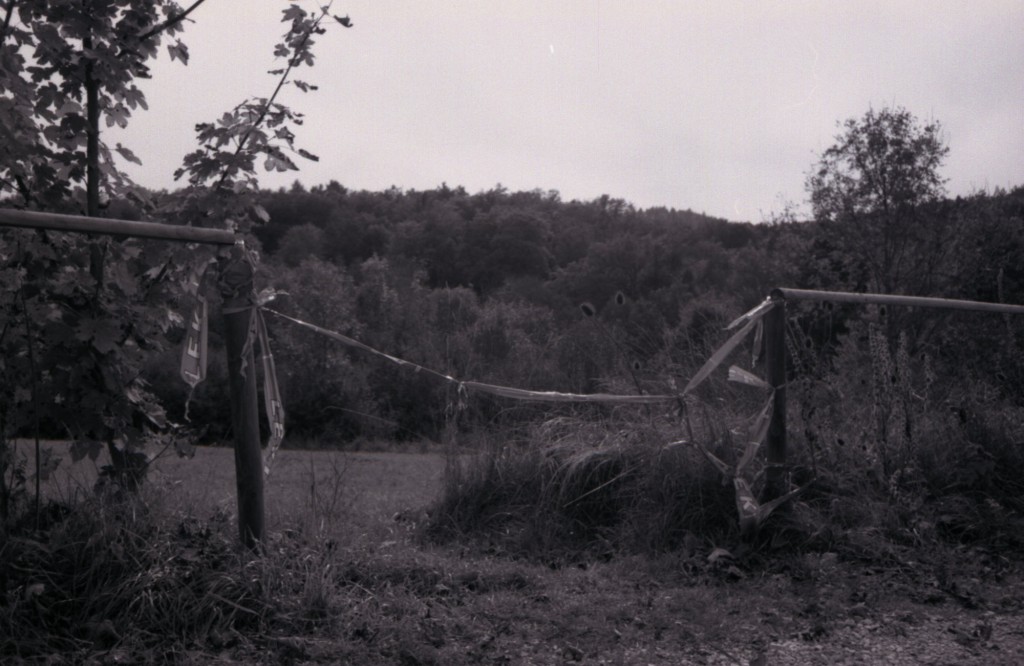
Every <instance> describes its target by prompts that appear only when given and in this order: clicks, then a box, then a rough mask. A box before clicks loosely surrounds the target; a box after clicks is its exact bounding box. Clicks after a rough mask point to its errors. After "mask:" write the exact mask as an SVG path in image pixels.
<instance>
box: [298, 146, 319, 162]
mask: <svg viewBox="0 0 1024 666" xmlns="http://www.w3.org/2000/svg"><path fill="white" fill-rule="evenodd" d="M299 155H302V156H303V157H305V158H306V159H307V160H312V161H313V162H319V161H320V158H319V157H317V156H316V155H314V154H313V153H311V152H309V151H308V150H305V149H304V148H299Z"/></svg>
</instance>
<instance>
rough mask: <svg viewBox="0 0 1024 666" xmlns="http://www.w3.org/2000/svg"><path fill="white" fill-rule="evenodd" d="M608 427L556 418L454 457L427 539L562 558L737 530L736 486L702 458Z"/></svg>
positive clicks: (639, 429)
mask: <svg viewBox="0 0 1024 666" xmlns="http://www.w3.org/2000/svg"><path fill="white" fill-rule="evenodd" d="M609 425H610V424H609V423H607V422H605V423H595V422H593V421H583V420H578V419H574V418H570V417H560V418H554V419H550V420H548V421H547V422H545V423H544V424H542V425H540V426H538V427H536V428H534V431H533V433H532V442H533V443H532V444H531V443H525V442H511V443H507V444H504V443H502V444H497V443H496V444H492V445H491V446H490V447H489V448H487V449H486V450H485V451H483V452H481V453H478V454H475V455H471V456H463V457H452V458H451V459H450V460H449V465H448V468H447V470H446V476H445V479H444V490H443V492H442V496H441V498H440V500H439V501H438V503H437V505H436V506H435V507H434V509H433V511H432V512H431V520H430V524H429V525H428V527H427V533H428V535H429V536H430V537H431V538H434V539H437V540H439V541H447V540H451V539H463V538H468V539H472V540H476V541H478V542H482V543H485V544H488V546H489V547H490V548H491V549H493V550H496V551H498V552H503V553H506V554H510V555H514V556H525V557H530V558H540V559H551V558H554V559H556V560H557V559H566V558H568V559H573V558H577V557H590V556H595V555H596V556H610V555H611V554H613V553H616V552H646V553H651V552H659V551H665V550H669V549H672V548H674V547H677V546H679V545H680V544H682V542H683V541H684V539H685V538H686V537H687V535H693V534H698V535H704V536H712V537H715V538H725V537H727V536H735V527H734V525H735V513H734V511H735V510H734V504H733V494H732V488H731V486H730V485H725V484H723V483H722V479H721V477H720V476H719V475H718V474H717V472H715V471H714V469H713V468H711V467H710V466H709V465H707V464H706V462H705V461H704V460H703V458H702V457H701V456H700V454H698V453H697V452H695V451H694V450H693V449H691V448H689V447H666V446H665V443H667V442H668V441H669V440H668V438H667V436H666V435H667V434H666V433H665V432H663V431H659V430H658V429H657V428H654V427H652V426H645V425H643V424H642V423H636V422H633V423H630V424H628V426H629V427H618V428H613V427H609ZM617 425H620V426H623V425H626V424H617Z"/></svg>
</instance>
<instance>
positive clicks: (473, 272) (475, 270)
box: [154, 182, 1024, 445]
mask: <svg viewBox="0 0 1024 666" xmlns="http://www.w3.org/2000/svg"><path fill="white" fill-rule="evenodd" d="M259 199H260V202H261V204H262V205H263V206H264V207H265V209H266V210H267V212H268V213H269V218H270V221H269V222H268V223H267V224H265V225H263V226H261V227H258V228H256V229H255V231H254V234H255V237H256V239H257V240H258V243H259V246H260V247H261V248H262V255H263V261H262V264H261V275H260V278H259V281H260V283H261V285H262V286H264V287H267V286H270V287H273V288H275V289H277V290H279V291H283V292H286V294H287V295H286V296H282V297H280V298H279V300H277V301H276V302H275V303H274V304H273V306H272V307H274V308H277V309H279V310H280V311H281V312H283V313H285V314H288V315H291V316H294V317H297V318H299V319H302V320H305V321H309V322H311V323H314V324H317V325H319V326H322V327H325V328H328V329H331V330H335V331H338V332H340V333H343V334H344V335H347V336H351V337H353V338H356V339H357V340H359V341H361V342H363V343H365V344H367V345H370V346H372V347H374V348H376V349H378V350H381V351H383V352H386V353H388V354H391V355H394V356H397V357H400V358H402V359H405V360H408V361H411V362H413V363H416V364H420V365H422V366H425V367H427V368H430V369H433V370H437V371H439V372H442V373H444V374H448V375H451V376H453V377H455V378H457V379H463V380H465V379H471V380H476V381H484V382H489V383H494V384H500V385H507V386H513V387H519V388H528V389H536V390H557V391H568V392H577V393H589V392H598V391H613V392H619V393H629V394H632V393H637V392H650V393H663V392H665V391H667V390H668V386H669V382H670V381H678V380H680V379H681V380H682V381H683V383H685V381H686V378H688V377H689V376H690V374H692V372H693V371H695V370H696V369H697V368H698V367H699V366H700V364H701V363H703V362H704V360H705V359H706V358H707V356H708V355H709V354H710V353H711V352H712V351H713V350H714V349H715V348H716V347H717V346H718V345H719V344H720V343H721V342H722V341H723V339H724V334H723V331H722V329H723V327H724V326H725V325H726V324H727V323H728V322H729V321H730V320H732V319H733V318H734V317H736V316H737V315H739V314H740V313H742V312H744V311H746V310H747V309H749V308H751V307H752V306H754V305H756V304H757V303H758V302H759V301H761V300H762V299H763V298H765V297H766V296H767V294H768V292H769V291H770V290H771V289H772V288H774V287H777V286H786V287H797V288H815V289H828V290H837V291H854V292H865V291H875V292H877V291H882V289H881V288H880V285H883V284H885V285H886V289H885V291H886V292H888V293H900V294H912V295H921V296H938V297H944V298H959V299H971V300H982V301H992V302H1007V303H1021V302H1024V188H1017V189H1014V190H1013V191H1010V192H994V193H981V194H978V195H976V196H973V197H969V198H956V199H945V198H940V199H937V200H934V201H930V202H927V203H925V204H921V205H920V206H917V207H915V208H914V209H913V210H912V211H909V212H908V211H905V212H904V213H903V214H902V217H901V219H900V221H899V225H898V227H896V228H895V229H894V230H888V231H886V230H879V229H873V228H872V224H871V223H870V222H869V221H864V220H835V221H829V220H809V221H797V220H792V219H782V220H778V221H774V222H771V223H763V224H749V223H735V222H728V221H726V220H722V219H715V218H709V217H705V216H702V215H699V214H695V213H693V212H691V211H677V210H666V209H663V208H653V209H645V210H640V209H636V208H634V207H633V206H631V205H630V204H629V203H628V202H625V201H622V200H619V199H614V198H611V197H607V196H605V197H600V198H598V199H595V200H592V201H568V202H565V201H562V200H561V199H560V197H559V196H558V193H557V192H553V191H548V192H544V191H531V192H510V191H507V190H506V189H504V188H502V187H500V186H498V187H495V188H494V189H492V190H488V191H484V192H478V193H473V194H470V193H468V192H466V191H465V190H464V189H462V188H458V187H455V188H451V187H448V186H444V185H442V186H441V187H439V188H436V189H434V190H427V191H413V190H408V191H402V190H399V189H397V188H393V189H390V190H387V191H383V192H367V191H349V190H347V189H345V188H344V187H343V186H342V185H340V184H338V183H336V182H332V183H330V184H328V185H326V186H315V187H312V188H309V189H307V188H305V187H303V186H302V185H301V184H299V183H296V184H295V185H293V187H292V188H290V189H288V190H279V191H263V192H261V193H260V196H259ZM887 233H888V234H891V235H892V236H893V237H892V238H889V237H887V236H886V234H887ZM883 240H885V241H886V242H887V245H886V244H885V243H883V242H882V241H883ZM883 251H885V252H890V251H891V252H894V253H895V254H894V256H893V257H890V258H888V259H885V260H886V261H889V264H888V266H889V267H888V268H887V269H886V270H885V272H882V271H881V268H880V267H881V266H882V265H883V263H882V262H880V261H876V259H877V257H876V254H878V253H881V252H883ZM883 259H884V258H883ZM793 313H794V314H793V316H792V319H793V322H792V323H793V325H794V326H798V327H802V330H803V331H804V332H805V333H806V334H807V336H808V337H807V339H806V344H807V346H808V349H810V350H811V351H813V353H814V354H815V355H816V357H825V356H828V355H829V354H834V353H835V350H836V349H837V348H838V345H839V344H840V343H842V342H843V340H844V339H846V338H847V337H849V335H848V334H849V333H850V332H851V331H857V330H859V329H856V327H855V326H854V325H853V324H855V323H857V322H862V321H863V320H864V319H865V312H864V308H854V307H850V306H847V307H843V308H838V307H837V308H834V309H833V308H825V307H824V306H821V307H804V308H799V309H796V310H794V311H793ZM876 317H877V313H876ZM888 319H889V324H888V329H887V330H888V331H889V332H890V333H892V340H891V344H892V347H893V350H894V353H895V349H896V346H897V343H898V338H899V335H900V333H901V332H902V334H903V336H904V338H905V339H906V341H907V342H906V344H909V345H910V353H911V355H912V356H915V357H916V358H923V357H924V356H927V357H928V358H929V359H931V360H932V361H933V362H934V363H935V367H937V368H940V372H941V374H943V375H948V376H950V377H955V376H962V375H963V373H972V374H977V375H979V376H981V377H983V378H985V380H986V381H987V382H990V383H991V384H992V385H993V387H995V388H996V389H998V391H999V392H1000V393H1003V394H1004V395H1007V396H1012V395H1019V394H1020V389H1021V388H1024V373H1022V368H1021V365H1020V363H1019V361H1018V360H1017V358H1018V357H1017V355H1016V353H1015V350H1016V349H1017V348H1018V347H1017V345H1018V344H1019V342H1020V338H1019V336H1020V332H1021V326H1020V325H1019V323H1017V322H1016V320H1012V321H1011V320H1010V318H1001V317H995V316H983V315H975V314H966V315H965V314H955V315H951V314H941V313H935V312H915V311H906V312H895V311H894V312H892V313H888ZM269 324H270V330H271V337H272V346H273V350H274V354H275V356H276V358H277V367H278V372H279V375H280V378H281V386H282V393H283V396H284V399H285V402H286V407H287V411H288V428H289V432H290V433H291V434H292V435H293V436H295V437H297V439H295V440H293V441H301V440H302V439H303V438H310V439H311V438H321V439H322V441H324V442H330V443H335V444H338V445H343V444H349V443H352V442H357V443H358V442H359V441H361V440H378V439H397V440H422V439H425V440H433V441H438V440H439V439H440V438H441V435H442V432H443V431H444V428H445V426H446V424H447V423H449V422H450V420H451V419H452V405H453V404H455V403H456V402H458V401H459V399H458V397H457V396H456V395H455V387H454V386H453V385H451V384H450V383H447V382H444V381H439V380H438V379H437V378H436V377H433V376H430V375H425V374H421V373H415V372H412V371H410V370H409V369H407V368H402V367H398V366H395V365H393V364H389V363H387V362H383V361H381V360H380V359H378V358H374V357H372V356H369V355H367V354H366V353H365V352H362V351H359V350H354V349H350V348H347V347H345V346H344V345H341V344H339V343H337V342H336V341H333V340H331V339H329V338H325V337H323V336H321V335H319V334H317V333H314V332H311V331H309V330H306V329H302V328H299V327H297V326H295V325H294V324H291V323H289V322H286V321H284V320H280V319H277V318H274V317H270V318H269ZM214 328H215V330H214V335H213V340H214V344H215V345H216V344H217V342H216V340H217V335H216V322H214ZM860 337H862V338H864V340H866V337H865V336H864V335H861V336H860ZM864 340H862V342H864ZM212 356H213V358H214V359H218V358H220V356H221V355H220V354H218V353H216V352H215V353H214V354H213V355H212ZM175 363H176V356H175V354H174V353H173V352H171V353H169V354H168V355H167V356H166V357H165V358H164V362H163V364H162V365H161V368H162V371H163V374H162V375H160V376H162V377H163V380H162V381H161V379H159V378H157V379H155V380H154V385H155V386H157V387H158V388H159V389H160V390H161V391H162V392H164V393H165V394H166V397H167V398H168V400H167V401H166V403H167V404H168V405H169V408H170V409H171V411H172V413H173V412H174V411H175V409H176V408H175V405H180V404H183V397H182V396H183V392H184V389H183V388H181V387H177V384H176V383H175V381H176V365H175ZM220 372H221V373H222V368H221V369H220ZM221 379H222V377H221V375H220V374H218V370H217V369H215V370H214V373H213V378H212V381H210V382H208V385H207V386H205V387H203V386H201V387H200V389H199V391H198V392H197V395H196V397H195V400H194V404H193V406H192V410H193V412H192V413H193V414H199V415H204V414H205V415H206V417H205V418H207V419H209V420H210V421H211V422H212V421H215V420H216V419H214V418H213V415H215V414H218V413H223V411H222V410H224V409H225V406H226V404H227V402H226V400H227V398H226V394H225V390H226V388H225V384H224V382H223V381H221ZM176 387H177V388H176ZM560 409H562V408H560ZM573 409H574V410H575V411H577V412H578V411H580V410H581V409H583V408H579V407H577V408H573ZM587 409H591V408H587ZM554 411H555V412H557V410H554ZM583 411H586V410H585V409H583ZM552 412H553V408H552V407H550V406H544V407H537V406H535V405H523V404H510V403H509V402H508V401H500V400H495V399H493V398H489V397H486V396H483V397H474V398H473V399H472V400H470V401H469V403H468V405H467V406H466V409H465V413H463V414H462V415H460V417H459V423H460V427H479V426H486V427H497V426H502V425H509V424H514V423H519V422H521V421H523V420H524V419H525V420H529V419H531V418H534V417H537V416H539V415H548V416H550V414H551V413H552Z"/></svg>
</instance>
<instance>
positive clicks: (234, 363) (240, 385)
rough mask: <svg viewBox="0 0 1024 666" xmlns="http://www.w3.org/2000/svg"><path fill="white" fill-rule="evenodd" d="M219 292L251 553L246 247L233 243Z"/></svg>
mask: <svg viewBox="0 0 1024 666" xmlns="http://www.w3.org/2000/svg"><path fill="white" fill-rule="evenodd" d="M220 289H221V295H222V296H223V298H224V324H225V326H224V328H225V341H224V345H225V347H226V348H227V354H228V376H229V383H230V386H231V425H232V430H233V431H234V437H235V484H236V486H237V490H238V532H239V535H240V537H241V539H242V543H243V544H244V545H245V546H246V547H248V548H250V549H253V550H255V549H257V548H259V545H260V543H262V542H263V537H264V513H263V454H262V452H261V450H260V425H259V411H258V407H257V396H256V363H255V359H254V357H253V350H252V341H253V340H254V339H255V329H254V328H253V321H254V320H253V315H254V314H255V311H254V310H253V307H254V306H255V304H254V302H253V301H254V298H255V295H254V289H253V265H252V263H251V262H250V260H249V257H248V253H247V252H246V251H245V248H244V246H241V245H236V246H235V247H234V248H233V249H232V250H231V258H230V259H229V260H228V261H227V262H226V263H225V265H224V267H223V269H222V270H221V276H220ZM250 336H252V337H251V338H250Z"/></svg>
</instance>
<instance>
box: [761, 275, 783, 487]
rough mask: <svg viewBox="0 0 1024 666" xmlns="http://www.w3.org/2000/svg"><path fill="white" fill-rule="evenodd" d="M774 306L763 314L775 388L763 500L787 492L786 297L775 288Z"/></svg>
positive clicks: (769, 372) (769, 371) (768, 369)
mask: <svg viewBox="0 0 1024 666" xmlns="http://www.w3.org/2000/svg"><path fill="white" fill-rule="evenodd" d="M772 300H774V301H775V307H773V308H772V309H771V310H770V311H769V312H768V314H766V315H765V317H764V346H765V370H766V374H767V380H768V383H769V384H770V385H771V386H772V388H774V389H775V400H774V402H773V404H772V416H771V420H770V421H769V423H768V451H767V458H768V469H767V475H766V478H765V482H766V483H765V495H764V498H763V499H764V501H771V500H773V499H775V498H776V497H781V496H782V495H784V494H785V492H786V487H785V480H786V479H785V471H786V470H785V465H786V299H785V298H783V297H782V296H781V294H778V293H777V291H776V292H772Z"/></svg>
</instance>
